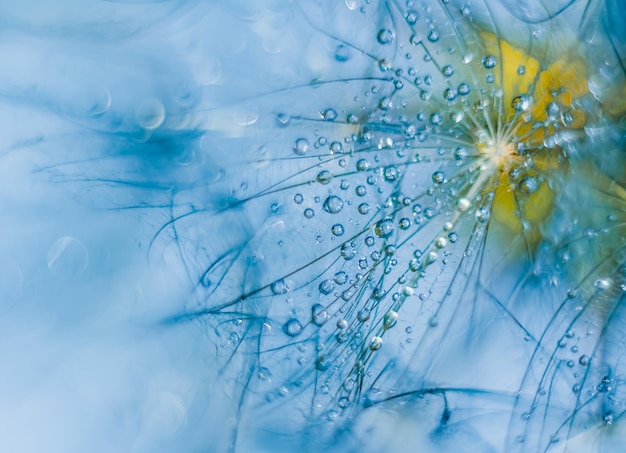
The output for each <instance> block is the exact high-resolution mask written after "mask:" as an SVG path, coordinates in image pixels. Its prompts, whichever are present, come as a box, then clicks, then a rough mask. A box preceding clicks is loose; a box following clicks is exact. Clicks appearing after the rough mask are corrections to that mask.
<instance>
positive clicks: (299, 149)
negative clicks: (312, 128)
mask: <svg viewBox="0 0 626 453" xmlns="http://www.w3.org/2000/svg"><path fill="white" fill-rule="evenodd" d="M308 150H309V141H308V140H307V139H306V138H299V139H297V140H296V142H295V143H294V145H293V152H294V153H296V154H298V155H299V156H303V155H304V154H306V153H307V151H308Z"/></svg>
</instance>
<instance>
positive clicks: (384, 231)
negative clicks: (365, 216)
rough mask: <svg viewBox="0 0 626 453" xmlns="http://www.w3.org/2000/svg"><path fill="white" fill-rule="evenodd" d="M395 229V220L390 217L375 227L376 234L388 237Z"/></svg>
mask: <svg viewBox="0 0 626 453" xmlns="http://www.w3.org/2000/svg"><path fill="white" fill-rule="evenodd" d="M393 231H394V226H393V220H392V219H390V218H384V219H383V220H381V221H379V222H378V223H376V227H375V228H374V233H375V234H376V236H378V237H381V238H387V237H389V236H391V234H392V233H393Z"/></svg>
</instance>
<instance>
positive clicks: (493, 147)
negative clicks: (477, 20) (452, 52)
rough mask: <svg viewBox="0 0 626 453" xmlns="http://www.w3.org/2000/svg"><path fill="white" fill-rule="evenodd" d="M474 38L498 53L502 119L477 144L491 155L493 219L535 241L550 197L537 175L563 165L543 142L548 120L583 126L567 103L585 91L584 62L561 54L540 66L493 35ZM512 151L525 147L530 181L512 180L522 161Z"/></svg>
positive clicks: (557, 150) (550, 129)
mask: <svg viewBox="0 0 626 453" xmlns="http://www.w3.org/2000/svg"><path fill="white" fill-rule="evenodd" d="M480 36H481V38H482V40H483V43H484V46H485V50H486V53H487V55H490V54H491V55H499V59H500V64H501V68H500V70H499V71H495V73H494V78H495V84H496V86H498V87H500V88H501V89H502V107H501V109H503V110H504V111H503V112H498V113H499V115H498V118H504V124H498V125H497V127H498V131H497V133H496V142H495V143H493V142H491V143H482V142H479V143H478V144H477V147H478V149H479V151H480V152H481V153H482V154H483V155H487V156H496V162H497V166H498V170H499V178H498V179H497V182H496V185H497V186H496V189H495V199H494V204H493V217H494V220H495V221H496V222H499V223H500V224H502V225H504V226H505V227H506V228H507V229H508V230H509V231H510V232H511V233H514V234H519V233H522V232H525V235H526V240H527V242H528V243H530V244H536V243H537V241H539V240H540V239H541V233H540V230H541V226H542V223H543V222H544V221H545V220H546V218H547V217H548V216H549V214H550V211H551V209H552V205H553V199H554V194H553V192H552V190H551V189H550V188H549V187H548V184H547V183H546V182H545V181H544V180H543V178H542V175H543V174H545V172H554V171H557V170H559V169H560V170H564V166H565V167H566V166H567V159H564V158H563V154H562V152H561V150H560V148H559V147H558V146H549V147H547V146H546V144H547V142H548V143H549V141H550V138H551V137H552V136H553V135H554V134H555V133H556V129H555V125H554V122H553V121H551V120H553V119H554V117H555V116H556V115H559V116H560V119H561V121H560V123H559V125H560V126H563V125H565V127H566V128H567V129H568V130H570V131H574V130H578V129H581V128H582V127H583V126H584V123H585V114H584V113H583V112H582V111H581V110H577V109H573V108H572V105H573V102H574V100H576V99H579V98H581V97H582V96H584V95H586V94H588V88H587V83H586V77H585V73H586V71H585V66H584V64H583V63H582V62H581V61H580V60H577V59H575V58H570V57H569V56H568V55H565V56H564V57H562V58H561V59H559V60H557V61H555V62H554V63H552V64H550V65H549V66H547V67H546V66H543V65H542V64H541V63H539V61H538V60H536V59H535V58H533V57H532V56H530V55H528V54H527V53H525V52H524V51H522V50H520V49H518V48H516V47H514V46H512V45H510V44H509V43H508V42H506V41H504V40H501V39H497V38H496V37H495V36H494V35H493V34H490V33H485V32H483V33H481V34H480ZM486 58H490V57H486ZM564 111H566V113H564ZM500 113H502V114H500ZM564 115H565V116H564ZM498 121H499V120H498ZM520 145H521V146H520ZM518 149H522V150H527V151H528V158H530V159H532V161H533V165H534V170H533V171H532V172H530V174H529V175H527V178H528V177H530V178H532V179H526V180H525V182H521V183H520V182H519V181H516V178H515V173H516V169H517V167H519V166H520V165H524V159H522V158H521V157H520V155H519V154H518V152H517V150H518ZM529 181H532V182H529ZM490 190H491V188H490ZM522 219H523V221H522Z"/></svg>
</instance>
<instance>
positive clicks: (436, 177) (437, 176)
mask: <svg viewBox="0 0 626 453" xmlns="http://www.w3.org/2000/svg"><path fill="white" fill-rule="evenodd" d="M432 178H433V182H434V183H435V184H443V182H444V181H445V177H444V176H443V172H441V171H436V172H435V173H433V176H432Z"/></svg>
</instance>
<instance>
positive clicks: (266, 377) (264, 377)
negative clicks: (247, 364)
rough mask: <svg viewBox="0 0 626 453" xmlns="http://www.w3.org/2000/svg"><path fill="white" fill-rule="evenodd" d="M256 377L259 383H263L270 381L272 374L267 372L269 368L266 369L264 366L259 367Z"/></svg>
mask: <svg viewBox="0 0 626 453" xmlns="http://www.w3.org/2000/svg"><path fill="white" fill-rule="evenodd" d="M257 376H258V378H259V379H260V380H261V381H264V382H271V381H272V372H271V371H270V370H269V368H266V367H264V366H262V367H259V369H258V370H257Z"/></svg>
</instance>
